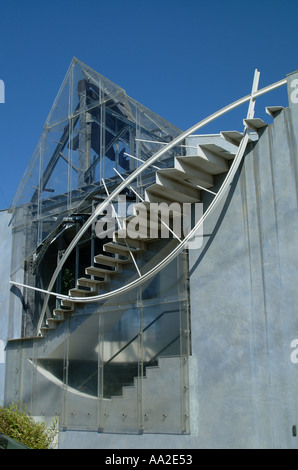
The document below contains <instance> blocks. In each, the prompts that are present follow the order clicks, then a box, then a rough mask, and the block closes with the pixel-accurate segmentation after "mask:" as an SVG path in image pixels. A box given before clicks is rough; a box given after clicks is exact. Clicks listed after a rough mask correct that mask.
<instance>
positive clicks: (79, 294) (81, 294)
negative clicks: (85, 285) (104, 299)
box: [69, 288, 96, 297]
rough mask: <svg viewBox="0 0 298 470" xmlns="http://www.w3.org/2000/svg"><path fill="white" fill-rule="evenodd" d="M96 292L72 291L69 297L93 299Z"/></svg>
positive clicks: (75, 289)
mask: <svg viewBox="0 0 298 470" xmlns="http://www.w3.org/2000/svg"><path fill="white" fill-rule="evenodd" d="M95 294H96V292H95V291H89V290H83V289H77V288H74V289H70V291H69V295H70V296H72V297H92V296H93V295H95Z"/></svg>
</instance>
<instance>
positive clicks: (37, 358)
mask: <svg viewBox="0 0 298 470" xmlns="http://www.w3.org/2000/svg"><path fill="white" fill-rule="evenodd" d="M186 269H187V256H186V253H182V254H181V255H179V256H178V257H177V258H176V259H175V260H174V261H173V262H172V263H171V264H170V265H168V266H167V268H166V269H165V270H164V271H162V272H161V273H159V274H158V275H157V276H156V278H154V279H153V280H151V281H150V282H148V283H147V285H144V286H142V287H141V288H138V289H137V290H136V291H131V292H130V293H129V294H127V295H125V296H121V298H117V297H116V298H115V299H114V300H113V302H112V301H107V302H105V303H102V304H99V303H97V304H93V303H92V304H90V305H85V307H82V308H81V309H77V311H76V312H75V313H74V314H72V315H69V316H68V318H67V320H66V321H64V322H61V324H60V325H59V326H58V327H57V328H56V329H55V330H54V331H52V332H51V334H49V335H47V336H46V337H44V338H35V339H33V338H32V339H29V338H28V339H26V340H25V339H23V340H16V341H11V342H9V343H8V351H7V371H9V374H10V379H9V380H7V381H6V399H9V401H20V402H21V403H27V404H28V406H29V409H30V410H31V411H32V413H33V415H37V416H40V415H41V416H42V415H45V416H53V417H58V418H59V425H60V428H61V429H89V430H96V431H101V432H124V433H125V432H129V433H140V432H165V433H174V434H180V433H187V432H188V430H189V427H188V415H189V412H188V371H187V368H188V358H189V355H190V325H189V311H188V293H187V283H186ZM177 418H178V419H177Z"/></svg>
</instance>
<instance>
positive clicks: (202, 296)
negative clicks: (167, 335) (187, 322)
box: [190, 77, 298, 448]
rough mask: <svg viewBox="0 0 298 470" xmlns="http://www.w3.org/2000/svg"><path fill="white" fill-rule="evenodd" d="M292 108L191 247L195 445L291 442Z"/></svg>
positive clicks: (294, 418) (296, 248)
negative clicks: (196, 247) (197, 248)
mask: <svg viewBox="0 0 298 470" xmlns="http://www.w3.org/2000/svg"><path fill="white" fill-rule="evenodd" d="M292 78H294V77H292ZM296 78H297V77H296ZM297 107H298V104H296V103H293V102H292V101H291V100H290V108H287V109H285V110H284V111H282V112H281V113H280V114H279V115H277V116H276V117H275V119H274V123H273V124H272V125H270V126H269V127H267V128H266V129H265V130H264V131H262V132H260V139H259V142H258V143H257V144H256V145H255V147H254V148H253V149H252V150H251V151H250V152H249V153H248V155H247V156H246V157H245V160H244V162H243V166H242V168H241V171H240V172H239V174H238V175H237V177H236V179H235V181H234V184H233V186H232V188H231V191H230V194H229V195H228V198H227V200H226V203H225V204H224V205H223V206H222V208H221V210H218V211H217V214H216V217H213V220H211V221H210V220H209V221H208V223H206V224H205V226H204V233H205V249H204V250H202V252H201V253H200V255H199V257H198V256H197V253H195V252H191V253H190V274H191V276H190V293H191V305H192V345H193V354H194V356H195V357H196V360H197V367H198V383H199V386H198V404H199V414H198V428H199V430H201V431H199V441H198V442H199V443H200V446H203V447H206V448H210V447H223V448H233V447H240V448H247V447H248V448H297V447H298V437H294V436H293V433H292V427H293V426H295V425H298V395H297V390H298V364H295V363H293V362H292V361H291V353H292V352H293V349H292V348H291V342H292V340H293V339H295V338H298V315H297V305H298V290H297V267H298V212H297V200H298V191H297V177H298V175H297V165H298V152H297V136H298V133H297V129H298V119H297ZM215 220H217V222H216V223H215V225H214V222H215Z"/></svg>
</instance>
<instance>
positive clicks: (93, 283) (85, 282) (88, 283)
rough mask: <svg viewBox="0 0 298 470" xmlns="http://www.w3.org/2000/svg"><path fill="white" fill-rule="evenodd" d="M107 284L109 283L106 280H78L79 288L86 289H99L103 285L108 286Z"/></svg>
mask: <svg viewBox="0 0 298 470" xmlns="http://www.w3.org/2000/svg"><path fill="white" fill-rule="evenodd" d="M106 283H107V280H106V279H104V280H102V281H99V280H97V279H88V278H86V277H80V278H79V279H78V280H77V284H78V286H85V287H97V286H99V285H103V284H106Z"/></svg>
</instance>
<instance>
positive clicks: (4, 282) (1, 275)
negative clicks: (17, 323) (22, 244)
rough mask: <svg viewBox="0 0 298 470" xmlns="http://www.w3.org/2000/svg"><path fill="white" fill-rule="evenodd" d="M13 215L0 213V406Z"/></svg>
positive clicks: (7, 317)
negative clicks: (10, 223)
mask: <svg viewBox="0 0 298 470" xmlns="http://www.w3.org/2000/svg"><path fill="white" fill-rule="evenodd" d="M10 219H11V215H10V214H8V212H7V211H0V253H1V263H0V406H1V404H2V403H3V400H4V379H5V345H6V340H7V339H8V319H9V293H10V287H9V275H10V262H11V228H10V226H9V222H10Z"/></svg>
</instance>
